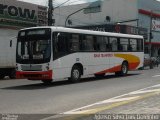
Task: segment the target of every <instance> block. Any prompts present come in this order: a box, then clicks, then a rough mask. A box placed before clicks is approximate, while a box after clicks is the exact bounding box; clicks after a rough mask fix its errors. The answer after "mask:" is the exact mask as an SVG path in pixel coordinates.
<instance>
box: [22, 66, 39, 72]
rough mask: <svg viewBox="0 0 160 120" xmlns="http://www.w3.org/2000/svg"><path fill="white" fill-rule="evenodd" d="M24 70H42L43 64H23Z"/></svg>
mask: <svg viewBox="0 0 160 120" xmlns="http://www.w3.org/2000/svg"><path fill="white" fill-rule="evenodd" d="M21 69H22V70H23V71H42V65H22V66H21Z"/></svg>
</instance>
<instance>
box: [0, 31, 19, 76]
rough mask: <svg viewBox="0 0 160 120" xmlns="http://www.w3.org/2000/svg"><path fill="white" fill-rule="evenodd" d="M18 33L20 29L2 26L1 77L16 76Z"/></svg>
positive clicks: (0, 44) (0, 45)
mask: <svg viewBox="0 0 160 120" xmlns="http://www.w3.org/2000/svg"><path fill="white" fill-rule="evenodd" d="M17 33H18V30H11V29H2V28H0V79H3V78H4V77H5V76H9V77H10V78H11V79H13V78H15V73H16V72H15V67H16V41H17V40H16V39H17V38H16V36H17Z"/></svg>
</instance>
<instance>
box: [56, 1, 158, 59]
mask: <svg viewBox="0 0 160 120" xmlns="http://www.w3.org/2000/svg"><path fill="white" fill-rule="evenodd" d="M54 19H55V25H56V26H66V27H76V28H77V27H80V28H85V29H86V28H87V29H91V28H92V29H95V30H101V31H110V32H122V33H128V34H141V35H143V36H144V37H145V44H146V45H145V46H146V49H145V52H149V51H150V49H151V51H152V52H151V53H152V56H157V55H160V28H159V27H160V2H158V1H156V0H103V1H101V0H99V1H97V2H93V3H86V4H79V5H70V6H64V7H60V8H57V9H55V10H54ZM152 23H153V24H152ZM153 27H154V28H156V30H154V29H153ZM104 29H105V30H104ZM150 46H151V47H150Z"/></svg>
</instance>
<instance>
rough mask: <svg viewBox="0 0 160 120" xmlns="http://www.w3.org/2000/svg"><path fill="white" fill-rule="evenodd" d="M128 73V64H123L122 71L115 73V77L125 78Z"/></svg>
mask: <svg viewBox="0 0 160 120" xmlns="http://www.w3.org/2000/svg"><path fill="white" fill-rule="evenodd" d="M127 73H128V63H127V62H123V63H122V66H121V71H118V72H115V75H117V76H125V75H127Z"/></svg>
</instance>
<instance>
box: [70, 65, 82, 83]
mask: <svg viewBox="0 0 160 120" xmlns="http://www.w3.org/2000/svg"><path fill="white" fill-rule="evenodd" d="M81 75H82V73H81V69H80V67H79V66H77V65H74V66H73V67H72V70H71V77H70V78H69V81H71V82H73V83H77V82H79V81H80V79H81Z"/></svg>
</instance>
